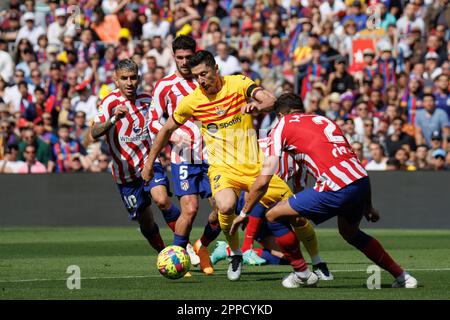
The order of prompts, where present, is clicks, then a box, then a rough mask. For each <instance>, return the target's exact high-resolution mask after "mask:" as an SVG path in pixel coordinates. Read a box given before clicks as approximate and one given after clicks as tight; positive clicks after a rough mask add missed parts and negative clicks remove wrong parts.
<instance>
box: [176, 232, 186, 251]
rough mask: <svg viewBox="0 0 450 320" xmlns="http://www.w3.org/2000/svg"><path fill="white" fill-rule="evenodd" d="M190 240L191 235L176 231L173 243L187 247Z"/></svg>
mask: <svg viewBox="0 0 450 320" xmlns="http://www.w3.org/2000/svg"><path fill="white" fill-rule="evenodd" d="M188 242H189V236H180V235H178V234H176V233H174V234H173V245H174V246H180V247H183V248H185V249H186V246H187V244H188Z"/></svg>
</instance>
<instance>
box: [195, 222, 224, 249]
mask: <svg viewBox="0 0 450 320" xmlns="http://www.w3.org/2000/svg"><path fill="white" fill-rule="evenodd" d="M220 231H221V229H220V225H219V223H218V222H215V223H211V222H208V223H207V224H206V225H205V229H204V230H203V234H202V237H201V238H200V242H201V243H202V245H203V246H205V247H207V246H209V244H210V243H211V242H213V241H214V240H216V238H217V237H218V236H219V234H220Z"/></svg>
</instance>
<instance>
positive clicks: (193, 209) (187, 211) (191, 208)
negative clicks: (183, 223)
mask: <svg viewBox="0 0 450 320" xmlns="http://www.w3.org/2000/svg"><path fill="white" fill-rule="evenodd" d="M197 211H198V204H196V203H188V204H185V205H183V206H182V207H181V212H182V214H183V215H184V216H187V217H195V215H196V214H197Z"/></svg>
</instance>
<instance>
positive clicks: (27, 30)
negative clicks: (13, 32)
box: [16, 12, 45, 49]
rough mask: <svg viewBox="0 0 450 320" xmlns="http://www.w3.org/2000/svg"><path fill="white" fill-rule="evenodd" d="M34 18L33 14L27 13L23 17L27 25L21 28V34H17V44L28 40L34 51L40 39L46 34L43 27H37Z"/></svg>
mask: <svg viewBox="0 0 450 320" xmlns="http://www.w3.org/2000/svg"><path fill="white" fill-rule="evenodd" d="M34 18H35V16H34V13H33V12H26V13H25V14H24V15H23V20H24V21H25V25H24V26H23V27H22V28H20V30H19V33H18V34H17V38H16V44H18V43H19V41H20V40H21V39H24V38H26V39H28V40H29V41H30V42H31V44H32V45H33V49H37V44H38V38H39V36H40V35H41V34H45V31H44V29H43V28H42V27H41V26H36V25H35V23H34Z"/></svg>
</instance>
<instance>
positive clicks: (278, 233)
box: [267, 222, 308, 272]
mask: <svg viewBox="0 0 450 320" xmlns="http://www.w3.org/2000/svg"><path fill="white" fill-rule="evenodd" d="M267 225H268V226H269V230H270V231H271V232H272V234H273V235H274V236H275V241H276V243H277V244H278V246H279V247H280V249H281V251H282V252H283V255H284V256H285V258H286V259H287V260H288V261H289V264H290V265H291V266H292V268H293V269H294V271H296V272H302V271H305V270H307V269H308V266H307V264H306V262H305V259H303V256H302V252H301V251H300V245H299V242H298V239H297V237H296V236H295V233H294V232H293V231H292V230H291V229H290V228H289V226H288V225H286V224H283V223H280V222H268V223H267Z"/></svg>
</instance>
